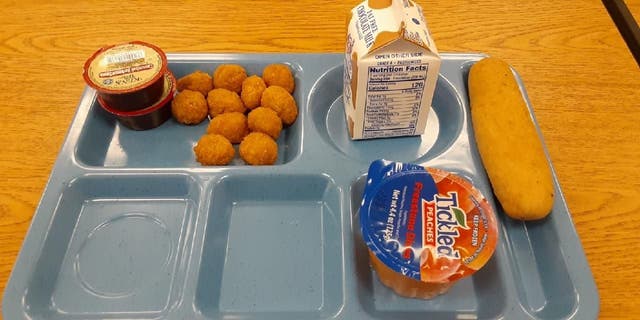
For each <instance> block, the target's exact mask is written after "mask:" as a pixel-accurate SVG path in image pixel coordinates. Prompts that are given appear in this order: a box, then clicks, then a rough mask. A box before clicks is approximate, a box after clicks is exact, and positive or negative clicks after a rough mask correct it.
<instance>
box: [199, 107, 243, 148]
mask: <svg viewBox="0 0 640 320" xmlns="http://www.w3.org/2000/svg"><path fill="white" fill-rule="evenodd" d="M207 133H213V134H219V135H222V136H224V137H225V138H227V139H229V141H231V143H240V142H241V141H242V138H244V136H246V135H247V134H248V133H249V128H248V127H247V117H246V116H245V115H244V114H243V113H240V112H228V113H223V114H219V115H217V116H215V118H213V119H212V120H211V122H209V127H207Z"/></svg>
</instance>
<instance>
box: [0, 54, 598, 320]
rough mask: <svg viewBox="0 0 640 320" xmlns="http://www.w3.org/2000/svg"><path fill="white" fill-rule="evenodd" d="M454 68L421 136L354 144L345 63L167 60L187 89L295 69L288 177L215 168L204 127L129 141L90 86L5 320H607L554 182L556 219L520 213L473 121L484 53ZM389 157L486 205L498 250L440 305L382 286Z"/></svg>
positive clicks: (441, 84) (327, 59) (324, 58)
mask: <svg viewBox="0 0 640 320" xmlns="http://www.w3.org/2000/svg"><path fill="white" fill-rule="evenodd" d="M442 57H443V64H442V68H441V70H440V78H439V80H438V84H437V89H436V93H435V97H434V101H433V109H432V111H431V114H430V115H429V120H428V124H427V125H428V130H427V132H426V133H425V134H424V135H422V136H418V137H404V138H393V139H377V140H362V141H351V140H350V139H349V138H348V135H347V130H346V124H345V119H344V112H343V109H342V108H343V104H342V97H341V94H342V76H343V66H342V58H343V56H342V55H340V54H169V55H168V58H169V68H170V69H171V70H172V71H173V72H174V74H175V75H176V77H180V76H183V75H186V74H188V73H190V72H192V71H194V70H196V69H200V70H204V71H208V72H211V71H213V70H214V69H215V67H216V66H217V65H218V64H220V63H229V62H233V63H238V64H241V65H243V66H244V67H246V69H247V71H248V73H250V74H260V73H261V70H262V68H263V67H264V66H265V65H267V64H269V63H273V62H283V63H287V64H289V65H290V66H291V67H292V68H293V70H294V73H295V79H296V90H295V92H294V97H295V98H296V101H297V103H298V106H299V109H300V115H299V118H298V120H297V121H296V122H295V124H294V125H293V126H291V127H289V128H287V129H286V130H284V131H283V133H282V134H281V136H280V138H279V140H278V145H279V157H278V162H277V163H276V165H274V166H263V167H253V166H247V165H244V164H243V162H242V160H240V159H239V157H236V160H234V162H233V163H232V164H231V165H230V166H226V167H202V166H200V165H199V164H198V163H197V162H196V161H195V159H194V155H193V152H192V147H193V146H194V144H195V143H196V141H197V140H198V139H199V138H200V136H201V135H202V134H203V133H204V132H205V130H206V126H207V124H206V123H203V124H200V125H198V126H183V125H179V124H178V123H176V122H175V121H173V120H169V121H168V122H166V123H165V124H163V125H162V126H160V127H158V128H156V129H153V130H149V131H132V130H128V129H126V128H124V127H122V126H121V125H120V124H119V123H118V122H117V121H116V120H115V119H113V118H112V117H110V116H109V115H108V114H106V113H105V112H104V111H102V109H101V108H100V107H99V106H98V104H97V102H96V94H95V92H94V91H93V90H92V89H86V90H85V92H84V94H83V96H82V97H81V99H80V103H79V105H78V110H77V114H76V116H75V119H74V120H73V123H72V124H71V128H70V129H69V132H68V135H67V138H66V141H65V142H64V145H63V146H62V149H61V151H60V154H59V156H58V159H57V161H56V163H55V166H54V168H53V171H52V173H51V177H50V180H49V182H48V185H47V187H46V189H45V191H44V194H43V196H42V199H41V202H40V204H39V206H38V208H37V211H36V213H35V215H34V217H33V222H32V225H31V228H30V230H29V232H28V234H27V236H26V239H25V241H24V244H23V248H22V251H21V252H20V255H19V257H18V259H17V262H16V265H15V268H14V270H13V272H12V274H11V278H10V280H9V282H8V284H7V287H6V291H5V295H4V300H3V305H2V312H3V316H4V319H7V320H10V319H11V320H13V319H274V320H275V319H284V320H293V319H400V320H402V319H595V318H596V317H597V314H598V304H599V298H598V293H597V291H596V287H595V284H594V281H593V276H592V274H591V271H590V269H589V266H588V264H587V262H586V259H585V256H584V252H583V249H582V246H581V244H580V241H579V239H578V237H577V235H576V232H575V229H574V226H573V224H572V221H571V217H570V214H569V212H568V209H567V206H566V204H565V201H564V197H563V195H562V192H561V190H560V186H559V185H558V183H557V179H556V177H555V175H554V182H555V188H556V194H557V197H556V200H555V204H554V207H553V212H552V213H551V215H550V217H548V218H547V219H545V220H543V221H538V222H520V221H515V220H511V219H509V218H506V217H505V215H504V214H503V213H502V212H501V208H500V207H499V206H498V204H497V203H496V202H495V200H494V198H493V196H492V192H491V189H490V185H489V183H488V180H487V176H486V174H485V172H484V169H483V167H482V163H481V162H480V159H479V156H478V153H477V150H476V146H475V143H474V137H473V132H472V128H471V122H470V117H469V102H468V95H467V89H466V78H467V72H468V70H469V67H470V66H471V65H472V64H473V63H474V62H475V61H477V60H479V59H481V58H482V57H483V56H482V55H477V54H443V55H442ZM521 85H522V83H521ZM523 92H524V88H523ZM525 97H526V94H525ZM379 158H384V159H388V160H395V161H404V162H413V163H418V164H423V165H428V166H434V167H439V168H442V169H445V170H449V171H452V172H455V173H457V174H459V175H462V176H464V177H466V178H467V179H469V180H471V181H472V182H473V183H474V184H475V185H476V186H477V187H478V188H479V189H480V190H481V191H482V193H483V194H484V195H486V196H487V197H488V199H489V201H490V203H491V204H492V205H494V207H495V208H496V211H497V214H498V217H499V222H500V229H499V230H500V241H499V243H498V246H497V248H496V252H495V254H494V256H493V258H492V259H491V260H490V261H489V263H488V264H487V265H486V266H485V267H484V268H483V269H481V270H480V271H479V272H477V273H476V274H474V275H473V276H472V277H469V278H466V279H464V280H461V281H459V282H458V283H457V284H456V285H455V286H454V287H453V288H452V289H451V290H450V291H449V292H448V293H447V294H445V295H442V296H440V297H437V298H435V299H433V300H426V301H425V300H417V299H407V298H402V297H399V296H397V295H395V294H394V293H393V292H392V291H391V290H390V289H388V288H386V287H385V286H383V285H382V284H381V283H380V282H379V281H378V279H377V276H376V275H375V273H374V272H373V271H372V269H371V268H370V267H369V258H368V255H367V249H366V247H365V245H364V243H363V241H362V239H361V237H360V235H359V225H358V219H357V215H358V209H359V205H360V202H361V200H362V192H363V187H364V181H365V178H366V171H367V169H368V166H369V164H370V162H371V161H373V160H376V159H379Z"/></svg>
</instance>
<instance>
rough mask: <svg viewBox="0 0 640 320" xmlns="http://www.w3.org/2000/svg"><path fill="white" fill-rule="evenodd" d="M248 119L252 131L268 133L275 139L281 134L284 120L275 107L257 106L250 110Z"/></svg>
mask: <svg viewBox="0 0 640 320" xmlns="http://www.w3.org/2000/svg"><path fill="white" fill-rule="evenodd" d="M247 121H248V123H249V130H251V131H254V132H262V133H266V134H268V135H269V136H271V137H272V138H273V139H274V140H277V139H278V136H280V131H281V130H282V120H280V117H278V114H277V113H276V112H275V111H273V109H269V108H265V107H257V108H255V109H253V110H252V111H251V112H249V116H248V117H247Z"/></svg>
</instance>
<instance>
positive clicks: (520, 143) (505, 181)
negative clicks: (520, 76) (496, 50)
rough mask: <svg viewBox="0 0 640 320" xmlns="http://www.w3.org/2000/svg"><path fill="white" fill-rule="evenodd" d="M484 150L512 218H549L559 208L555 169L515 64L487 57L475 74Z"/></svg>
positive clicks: (473, 91) (478, 133) (474, 113)
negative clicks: (546, 155)
mask: <svg viewBox="0 0 640 320" xmlns="http://www.w3.org/2000/svg"><path fill="white" fill-rule="evenodd" d="M469 98H470V100H471V120H472V122H473V129H474V132H475V138H476V143H477V145H478V151H479V152H480V157H481V158H482V163H483V165H484V167H485V169H486V171H487V174H488V175H489V180H490V181H491V186H492V187H493V191H494V193H495V195H496V197H497V198H498V200H499V201H500V204H501V205H502V208H503V209H504V211H505V212H506V213H507V215H509V216H510V217H512V218H515V219H522V220H536V219H541V218H544V217H545V216H546V215H547V214H549V212H550V211H551V208H552V206H553V197H554V189H553V181H552V177H551V168H550V167H549V163H548V162H547V158H546V157H545V153H544V150H543V147H542V142H541V140H540V137H539V136H538V133H537V131H536V128H535V126H534V123H533V121H532V119H531V116H530V115H529V111H528V109H527V105H526V102H525V100H524V98H523V96H522V93H521V92H520V88H519V87H518V83H517V82H516V79H515V77H514V75H513V73H512V71H511V68H510V67H509V65H508V64H507V63H506V62H504V61H502V60H500V59H497V58H485V59H483V60H481V61H479V62H477V63H476V64H474V65H473V66H472V67H471V71H470V72H469Z"/></svg>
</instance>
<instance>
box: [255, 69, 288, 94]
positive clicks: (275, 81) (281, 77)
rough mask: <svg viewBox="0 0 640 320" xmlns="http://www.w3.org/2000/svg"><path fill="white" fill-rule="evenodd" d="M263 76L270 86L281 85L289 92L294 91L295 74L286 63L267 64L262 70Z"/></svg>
mask: <svg viewBox="0 0 640 320" xmlns="http://www.w3.org/2000/svg"><path fill="white" fill-rule="evenodd" d="M262 78H263V79H264V82H265V83H266V84H267V86H268V87H271V86H280V87H283V88H284V89H285V90H287V92H289V93H293V89H294V88H295V81H294V79H293V74H292V73H291V69H289V66H287V65H286V64H282V63H274V64H270V65H268V66H266V67H265V68H264V70H262Z"/></svg>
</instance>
